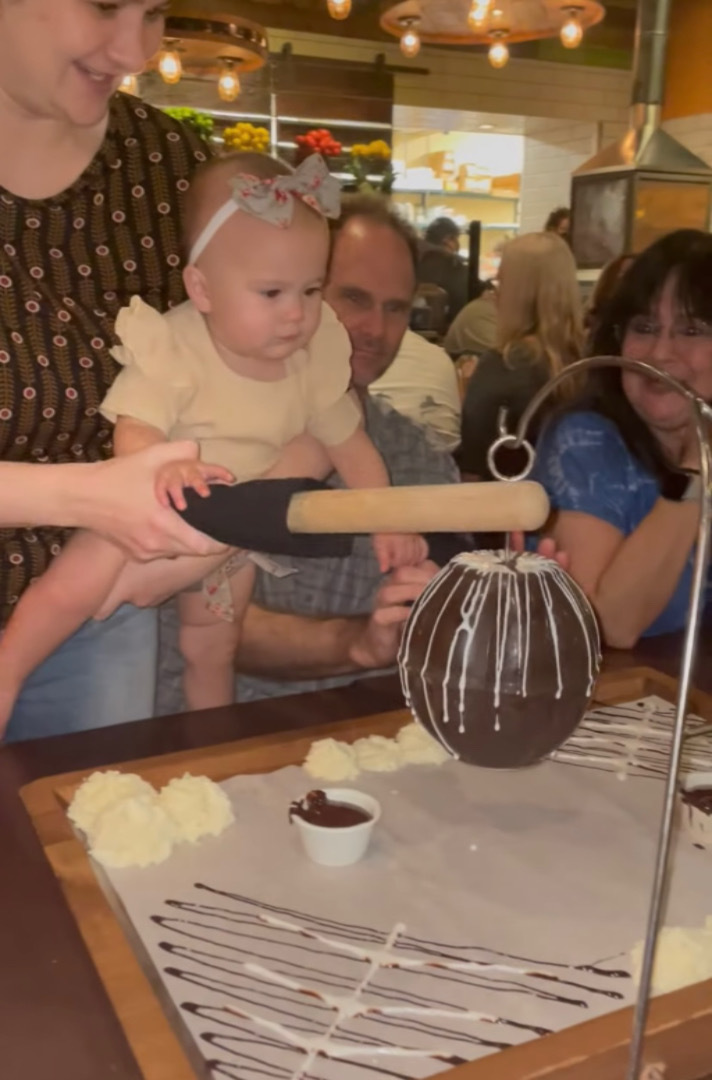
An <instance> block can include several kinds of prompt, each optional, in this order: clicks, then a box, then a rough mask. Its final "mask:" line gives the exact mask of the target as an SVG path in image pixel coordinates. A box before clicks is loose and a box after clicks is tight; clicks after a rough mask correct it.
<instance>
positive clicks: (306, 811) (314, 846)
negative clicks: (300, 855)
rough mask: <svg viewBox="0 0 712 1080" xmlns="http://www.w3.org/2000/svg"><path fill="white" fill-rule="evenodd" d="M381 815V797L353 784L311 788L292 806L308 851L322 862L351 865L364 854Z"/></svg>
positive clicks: (291, 812)
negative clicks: (320, 788)
mask: <svg viewBox="0 0 712 1080" xmlns="http://www.w3.org/2000/svg"><path fill="white" fill-rule="evenodd" d="M380 816H381V807H380V805H379V803H378V801H377V800H376V799H374V798H373V797H372V796H371V795H366V794H365V793H364V792H362V791H355V790H354V789H352V788H328V789H326V790H323V791H322V790H317V791H310V792H308V794H306V795H305V796H303V798H301V799H295V801H294V802H293V803H292V804H291V805H290V807H289V820H290V822H291V824H293V825H295V826H296V827H297V829H298V832H299V836H300V839H301V841H302V845H303V847H304V851H305V853H306V854H307V856H308V857H309V858H310V859H311V860H312V862H316V863H319V864H320V865H322V866H350V865H351V864H352V863H355V862H358V860H359V859H361V858H363V856H364V855H365V853H366V850H367V848H368V845H369V843H370V840H371V834H372V833H373V829H374V826H375V825H376V822H377V821H378V819H379V817H380Z"/></svg>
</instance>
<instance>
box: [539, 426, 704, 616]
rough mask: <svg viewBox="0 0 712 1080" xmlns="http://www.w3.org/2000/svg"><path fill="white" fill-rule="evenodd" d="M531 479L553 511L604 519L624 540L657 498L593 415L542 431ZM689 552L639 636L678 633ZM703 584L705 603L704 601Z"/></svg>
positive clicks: (614, 434)
mask: <svg viewBox="0 0 712 1080" xmlns="http://www.w3.org/2000/svg"><path fill="white" fill-rule="evenodd" d="M532 479H535V480H538V481H539V482H540V483H541V484H542V485H543V486H544V487H545V488H546V491H547V494H548V495H549V499H550V500H551V505H552V508H553V509H555V510H576V511H578V512H579V513H582V514H591V516H592V517H596V518H599V519H600V520H601V521H607V522H608V523H609V524H610V525H613V526H614V527H615V528H616V529H619V530H620V531H621V532H622V533H623V535H624V536H630V534H631V533H632V532H633V531H634V530H635V529H636V528H637V527H638V525H640V523H641V521H642V520H643V519H644V518H645V517H647V515H648V514H649V513H650V511H651V510H652V509H653V506H654V505H655V502H656V500H657V498H658V496H659V494H660V489H659V486H658V482H657V480H656V479H655V477H654V476H651V474H650V473H649V472H647V471H646V469H645V468H644V467H643V466H642V465H641V464H640V462H639V461H638V460H637V458H635V457H634V456H633V455H632V454H631V452H630V450H629V449H628V447H627V446H626V444H625V442H624V441H623V438H622V436H621V434H620V432H619V431H618V428H617V427H616V425H615V424H614V423H613V422H612V421H611V420H608V419H607V418H606V417H604V416H601V415H600V414H599V413H596V412H572V413H568V414H566V415H565V416H562V417H560V418H559V419H558V420H555V421H553V422H552V423H551V424H550V425H548V427H547V428H546V429H545V430H544V431H543V432H542V434H541V436H540V438H539V442H538V446H537V461H536V465H535V468H534V472H533V474H532ZM692 562H693V554H691V555H690V558H689V559H688V561H687V565H686V566H685V569H684V570H683V572H682V574H681V576H680V580H679V581H678V583H677V586H676V588H675V592H674V593H673V594H672V596H671V598H670V601H669V603H668V605H667V607H666V608H665V609H664V611H662V612H661V613H660V615H659V616H658V618H657V619H656V620H655V621H654V622H653V623H652V624H651V625H650V626H649V627H648V629H647V630H646V631H645V633H644V634H643V636H644V637H653V636H655V635H657V634H667V633H671V632H672V631H675V630H681V629H682V628H683V627H684V625H685V620H686V616H687V606H688V602H689V598H690V588H691V584H692ZM709 591H710V590H709V584H708V589H707V592H708V599H709Z"/></svg>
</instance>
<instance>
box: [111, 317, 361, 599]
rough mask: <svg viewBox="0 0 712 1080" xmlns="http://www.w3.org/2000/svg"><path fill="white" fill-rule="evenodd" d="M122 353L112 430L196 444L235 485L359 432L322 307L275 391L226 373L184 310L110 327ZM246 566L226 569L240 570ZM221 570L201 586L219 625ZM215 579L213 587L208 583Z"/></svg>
mask: <svg viewBox="0 0 712 1080" xmlns="http://www.w3.org/2000/svg"><path fill="white" fill-rule="evenodd" d="M116 333H117V334H118V336H119V338H120V340H121V342H122V344H121V345H120V346H117V347H116V348H114V349H113V350H112V355H113V356H114V357H115V358H116V359H117V360H118V361H119V363H121V364H122V365H123V371H121V372H120V373H119V375H118V376H117V378H116V381H115V382H114V384H113V386H112V387H111V389H110V390H109V393H108V394H107V395H106V397H105V398H104V401H103V402H102V405H101V412H102V414H103V415H104V416H105V417H106V418H107V419H108V420H110V421H112V422H113V423H115V422H116V420H117V419H118V417H120V416H127V417H130V418H131V419H133V420H138V421H140V422H142V423H144V424H150V425H151V426H152V427H155V428H158V430H159V431H162V432H163V433H164V435H165V436H166V438H167V439H171V440H178V439H194V440H196V441H197V442H198V443H199V445H200V456H201V460H202V461H205V462H207V463H210V464H215V465H222V466H224V467H225V468H227V469H229V470H230V472H231V473H232V474H233V475H234V477H235V479H236V480H238V481H243V480H252V479H254V478H255V477H258V476H262V475H263V474H264V473H266V472H267V471H268V470H269V469H270V468H271V467H272V466H273V465H275V464H276V462H277V461H278V459H279V458H280V456H281V455H282V452H283V450H284V447H285V446H286V445H287V443H289V442H291V440H292V439H294V438H296V436H298V435H302V434H304V433H305V432H309V433H310V434H312V435H313V436H314V437H315V438H316V439H317V440H318V441H319V442H320V443H322V444H323V445H324V446H326V447H329V446H338V445H339V444H340V443H342V442H345V441H346V439H348V438H349V437H350V436H351V435H352V434H353V433H354V431H355V430H356V428H357V427H358V425H359V423H360V420H361V413H360V410H359V408H358V405H357V404H356V402H355V400H354V398H353V397H352V396H351V394H350V393H349V384H350V381H351V364H350V358H351V343H350V341H349V337H348V334H347V333H346V331H345V330H344V328H343V326H342V325H341V323H340V322H339V320H338V319H337V318H336V315H335V314H334V312H333V311H332V310H331V308H330V307H329V306H328V304H323V305H322V315H321V323H320V325H319V328H318V330H317V332H316V333H315V334H314V336H313V337H312V339H311V341H310V342H309V344H308V345H307V346H306V348H304V349H300V350H298V351H297V352H295V353H294V354H293V355H292V356H290V357H289V358H288V359H287V360H286V361H285V370H286V374H285V376H284V378H283V379H279V380H277V381H274V382H262V381H260V380H257V379H250V378H247V377H246V376H244V375H239V374H237V373H236V372H234V371H232V370H231V369H230V368H229V367H228V366H227V364H226V363H225V362H224V360H223V359H222V357H221V356H220V354H219V353H218V351H217V349H216V348H215V346H214V344H213V342H212V339H211V337H210V334H209V333H208V328H207V326H206V323H205V320H204V318H203V316H202V315H201V314H200V312H199V311H198V310H197V309H196V308H195V307H194V305H193V304H192V303H191V302H190V301H187V302H186V303H184V304H181V305H180V306H179V307H176V308H173V309H172V310H170V311H168V312H167V313H166V314H165V315H161V314H160V313H159V312H158V311H156V310H155V308H152V307H151V306H150V305H148V304H146V303H145V302H144V301H143V300H141V299H140V298H139V297H134V298H133V299H132V301H131V303H130V305H129V307H127V308H123V309H122V310H121V311H120V312H119V315H118V317H117V320H116ZM246 557H247V556H245V555H241V556H238V557H237V559H236V560H235V561H234V562H232V561H231V562H232V565H231V566H230V570H233V571H234V570H235V569H237V568H238V566H239V565H243V564H244V562H245V559H246ZM226 570H227V568H225V569H224V570H222V571H220V572H219V578H220V584H221V588H220V589H218V590H217V591H218V592H220V594H221V595H222V597H223V599H219V598H218V599H217V602H216V599H214V597H215V593H216V583H215V582H214V581H213V580H212V578H211V579H208V582H206V585H207V590H208V593H209V595H210V597H211V602H210V606H211V608H213V609H214V610H216V612H217V613H218V614H221V615H222V616H223V617H229V613H228V612H225V611H222V610H221V608H222V607H223V605H224V593H225V588H224V586H225V585H226V583H227V573H226ZM214 576H215V575H213V576H212V577H214Z"/></svg>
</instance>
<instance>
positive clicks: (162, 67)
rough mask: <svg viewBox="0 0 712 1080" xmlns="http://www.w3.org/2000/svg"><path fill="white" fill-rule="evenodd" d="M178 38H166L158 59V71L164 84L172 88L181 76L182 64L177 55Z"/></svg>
mask: <svg viewBox="0 0 712 1080" xmlns="http://www.w3.org/2000/svg"><path fill="white" fill-rule="evenodd" d="M178 44H179V42H178V38H166V40H165V41H164V42H163V49H162V51H161V54H160V56H159V57H158V71H159V73H160V76H161V78H162V79H163V81H164V83H168V85H169V86H174V85H175V84H176V83H179V82H180V80H181V76H182V74H183V64H182V63H181V58H180V55H179V53H178Z"/></svg>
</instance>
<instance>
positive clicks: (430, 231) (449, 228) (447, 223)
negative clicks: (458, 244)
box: [425, 217, 460, 247]
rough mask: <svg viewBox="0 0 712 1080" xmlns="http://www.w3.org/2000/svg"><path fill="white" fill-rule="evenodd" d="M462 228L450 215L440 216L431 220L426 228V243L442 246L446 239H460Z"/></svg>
mask: <svg viewBox="0 0 712 1080" xmlns="http://www.w3.org/2000/svg"><path fill="white" fill-rule="evenodd" d="M459 239H460V229H459V228H458V225H457V222H455V221H453V220H452V218H449V217H439V218H435V220H434V221H431V222H430V224H429V225H428V227H427V229H426V230H425V242H426V244H434V245H435V246H436V247H440V246H441V244H443V243H444V242H445V241H446V240H459Z"/></svg>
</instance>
